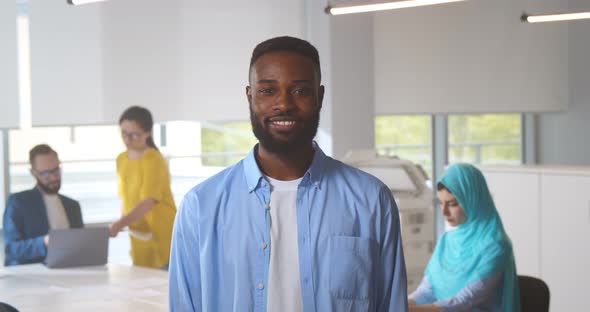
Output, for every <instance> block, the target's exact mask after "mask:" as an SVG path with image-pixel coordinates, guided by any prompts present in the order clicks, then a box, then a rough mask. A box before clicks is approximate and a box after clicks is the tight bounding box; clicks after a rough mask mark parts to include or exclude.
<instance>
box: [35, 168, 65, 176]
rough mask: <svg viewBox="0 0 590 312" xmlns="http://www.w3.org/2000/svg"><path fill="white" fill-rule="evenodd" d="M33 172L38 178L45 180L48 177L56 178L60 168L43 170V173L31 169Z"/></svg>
mask: <svg viewBox="0 0 590 312" xmlns="http://www.w3.org/2000/svg"><path fill="white" fill-rule="evenodd" d="M33 171H34V172H35V174H37V175H38V176H40V177H42V178H44V179H47V178H49V177H50V176H58V175H59V174H60V173H61V167H56V168H53V169H49V170H45V171H37V170H35V169H33Z"/></svg>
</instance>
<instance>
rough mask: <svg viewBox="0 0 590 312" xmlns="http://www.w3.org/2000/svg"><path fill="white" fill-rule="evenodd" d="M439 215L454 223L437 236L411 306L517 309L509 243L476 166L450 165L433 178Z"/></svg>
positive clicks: (504, 311)
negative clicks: (438, 204) (439, 177)
mask: <svg viewBox="0 0 590 312" xmlns="http://www.w3.org/2000/svg"><path fill="white" fill-rule="evenodd" d="M437 190H438V191H437V197H438V199H439V201H440V204H441V210H442V214H443V216H444V217H445V219H446V221H447V222H448V223H449V225H451V226H452V227H454V229H453V230H450V231H448V232H446V233H444V234H443V235H442V237H441V238H440V240H439V241H438V243H437V245H436V248H435V249H434V253H433V255H432V257H431V258H430V261H429V263H428V266H427V267H426V271H425V277H424V279H423V280H422V283H421V284H420V286H419V287H418V289H416V291H414V292H413V293H412V294H411V295H410V296H409V305H410V311H449V312H452V311H502V312H519V311H520V298H519V290H518V280H517V276H516V267H515V265H514V255H513V252H512V244H511V243H510V239H509V238H508V235H506V232H505V231H504V227H503V226H502V221H501V220H500V216H499V215H498V212H497V211H496V206H495V205H494V201H493V200H492V196H491V195H490V192H489V190H488V186H487V183H486V181H485V178H484V177H483V175H482V173H481V171H479V170H478V169H477V168H475V167H474V166H472V165H469V164H456V165H452V166H450V167H449V168H448V169H447V171H446V172H445V174H444V176H443V177H442V178H441V179H440V181H438V183H437Z"/></svg>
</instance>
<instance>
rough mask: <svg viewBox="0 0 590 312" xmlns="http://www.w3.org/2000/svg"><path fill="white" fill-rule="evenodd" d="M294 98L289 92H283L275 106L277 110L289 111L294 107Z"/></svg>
mask: <svg viewBox="0 0 590 312" xmlns="http://www.w3.org/2000/svg"><path fill="white" fill-rule="evenodd" d="M293 106H294V105H293V96H292V95H291V93H289V92H281V93H280V94H279V96H277V100H276V102H275V105H274V109H275V110H280V111H289V110H290V109H291V108H292V107H293Z"/></svg>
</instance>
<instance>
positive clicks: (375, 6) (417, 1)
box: [326, 0, 465, 15]
mask: <svg viewBox="0 0 590 312" xmlns="http://www.w3.org/2000/svg"><path fill="white" fill-rule="evenodd" d="M459 1H465V0H402V1H393V2H381V3H369V4H358V5H341V6H340V5H339V6H335V7H332V6H328V7H326V13H328V14H332V15H341V14H351V13H365V12H373V11H383V10H393V9H403V8H411V7H417V6H424V5H434V4H442V3H450V2H459ZM365 3H367V1H365Z"/></svg>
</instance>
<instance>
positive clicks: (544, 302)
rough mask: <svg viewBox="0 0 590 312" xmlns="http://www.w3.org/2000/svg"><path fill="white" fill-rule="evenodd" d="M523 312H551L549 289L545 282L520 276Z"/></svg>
mask: <svg viewBox="0 0 590 312" xmlns="http://www.w3.org/2000/svg"><path fill="white" fill-rule="evenodd" d="M518 287H519V288H520V307H521V309H520V310H521V312H549V287H547V284H545V282H543V280H541V279H538V278H536V277H531V276H523V275H519V276H518Z"/></svg>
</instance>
